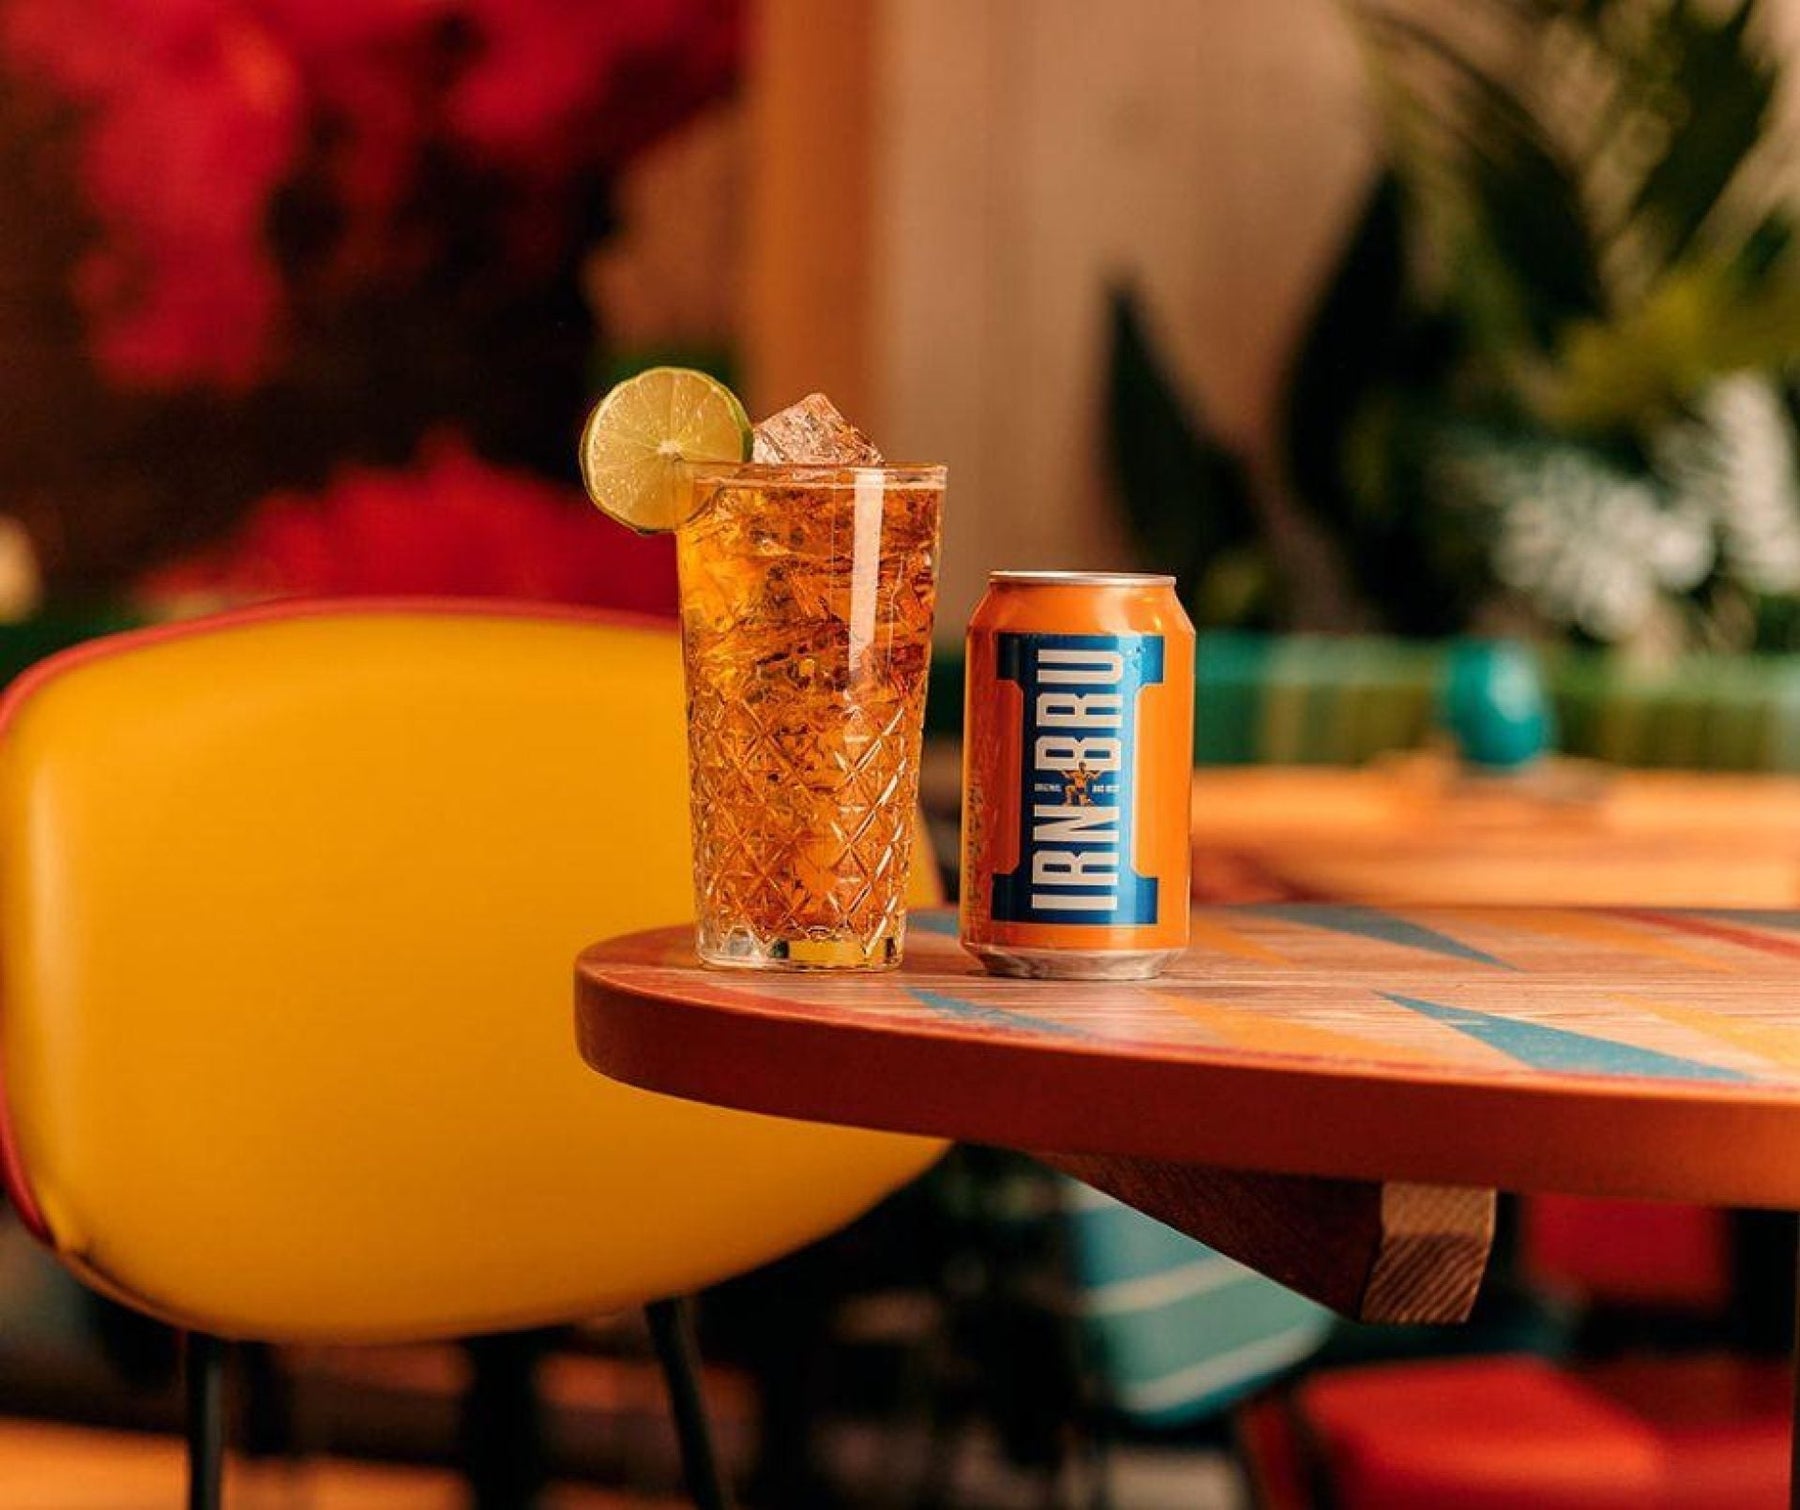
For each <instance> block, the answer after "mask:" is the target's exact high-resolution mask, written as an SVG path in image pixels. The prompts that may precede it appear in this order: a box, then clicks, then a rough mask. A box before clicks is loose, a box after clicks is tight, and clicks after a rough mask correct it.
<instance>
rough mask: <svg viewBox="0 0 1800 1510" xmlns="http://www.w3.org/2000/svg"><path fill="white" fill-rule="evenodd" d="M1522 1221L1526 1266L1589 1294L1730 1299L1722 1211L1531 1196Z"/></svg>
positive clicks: (1710, 1308)
mask: <svg viewBox="0 0 1800 1510" xmlns="http://www.w3.org/2000/svg"><path fill="white" fill-rule="evenodd" d="M1519 1228H1520V1232H1519V1260H1520V1264H1521V1267H1522V1268H1523V1269H1524V1271H1525V1273H1526V1274H1527V1275H1528V1276H1529V1277H1530V1278H1531V1279H1532V1280H1534V1281H1536V1282H1538V1283H1540V1284H1543V1285H1546V1286H1548V1287H1549V1288H1552V1289H1556V1290H1561V1291H1564V1292H1565V1293H1568V1292H1572V1293H1574V1294H1576V1295H1579V1296H1580V1297H1581V1298H1582V1299H1583V1300H1585V1301H1589V1302H1597V1303H1599V1304H1603V1305H1632V1306H1659V1307H1664V1306H1666V1307H1671V1308H1675V1309H1680V1310H1691V1311H1699V1312H1717V1311H1721V1310H1723V1309H1724V1308H1725V1306H1726V1305H1727V1303H1728V1302H1729V1300H1730V1298H1731V1241H1730V1233H1729V1231H1728V1230H1727V1226H1726V1217H1725V1213H1724V1212H1723V1211H1717V1210H1714V1209H1712V1208H1709V1207H1705V1206H1680V1205H1669V1204H1664V1203H1657V1202H1651V1201H1591V1200H1583V1199H1580V1198H1578V1197H1575V1196H1563V1195H1534V1196H1527V1197H1525V1198H1523V1199H1522V1200H1521V1201H1520V1202H1519Z"/></svg>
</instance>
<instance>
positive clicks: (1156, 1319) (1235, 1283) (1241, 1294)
mask: <svg viewBox="0 0 1800 1510" xmlns="http://www.w3.org/2000/svg"><path fill="white" fill-rule="evenodd" d="M1064 1199H1065V1203H1066V1206H1067V1210H1068V1222H1069V1250H1070V1267H1071V1269H1072V1271H1073V1272H1072V1276H1071V1277H1072V1279H1073V1281H1074V1285H1075V1305H1076V1313H1077V1315H1078V1316H1079V1318H1080V1325H1081V1333H1082V1338H1083V1342H1084V1344H1085V1351H1086V1352H1087V1355H1088V1360H1089V1364H1090V1367H1091V1368H1092V1369H1093V1372H1094V1374H1095V1377H1096V1380H1097V1382H1098V1384H1099V1386H1100V1389H1101V1392H1102V1394H1103V1395H1104V1397H1105V1400H1106V1403H1107V1405H1108V1406H1109V1407H1110V1408H1111V1409H1112V1410H1113V1411H1115V1412H1116V1413H1117V1414H1119V1415H1120V1416H1122V1417H1124V1418H1126V1419H1127V1420H1130V1421H1132V1422H1134V1423H1136V1424H1138V1425H1140V1426H1146V1427H1155V1428H1168V1427H1175V1426H1183V1425H1186V1424H1188V1423H1190V1422H1193V1421H1198V1420H1201V1419H1202V1418H1204V1417H1206V1416H1209V1415H1212V1414H1213V1413H1214V1412H1216V1411H1219V1410H1222V1409H1224V1408H1225V1407H1226V1406H1228V1405H1230V1404H1231V1403H1232V1402H1233V1401H1235V1400H1239V1399H1241V1398H1243V1397H1244V1396H1245V1395H1247V1394H1250V1393H1251V1392H1252V1391H1254V1390H1256V1389H1257V1388H1259V1387H1260V1386H1262V1385H1263V1384H1266V1383H1267V1382H1268V1381H1269V1380H1270V1379H1272V1378H1274V1377H1276V1376H1277V1375H1279V1374H1281V1373H1283V1372H1285V1371H1286V1370H1288V1369H1290V1368H1292V1367H1294V1366H1295V1365H1296V1364H1299V1363H1301V1362H1304V1361H1305V1360H1306V1359H1307V1358H1310V1357H1311V1356H1312V1355H1313V1354H1314V1353H1315V1352H1317V1351H1318V1350H1319V1348H1321V1347H1322V1346H1323V1345H1324V1344H1325V1341H1326V1339H1327V1338H1328V1337H1329V1336H1330V1335H1331V1331H1332V1327H1333V1325H1334V1321H1333V1317H1332V1315H1331V1313H1330V1312H1329V1311H1327V1310H1326V1309H1325V1308H1324V1307H1323V1306H1319V1305H1315V1304H1314V1303H1313V1302H1312V1301H1310V1300H1307V1299H1305V1298H1304V1297H1303V1296H1300V1295H1296V1294H1295V1293H1294V1292H1293V1291H1292V1290H1289V1289H1286V1288H1285V1287H1283V1286H1282V1285H1278V1284H1276V1283H1275V1281H1274V1280H1272V1279H1265V1278H1263V1276H1262V1275H1260V1274H1258V1273H1256V1272H1255V1271H1254V1270H1252V1269H1246V1268H1245V1267H1244V1266H1243V1265H1242V1264H1240V1263H1237V1262H1236V1261H1235V1260H1233V1259H1229V1258H1227V1257H1226V1256H1225V1255H1224V1254H1222V1253H1218V1252H1215V1251H1214V1250H1213V1249H1211V1248H1209V1247H1207V1246H1206V1245H1205V1244H1203V1243H1198V1242H1196V1241H1194V1239H1193V1238H1191V1237H1184V1236H1183V1235H1182V1234H1181V1233H1179V1232H1177V1231H1175V1230H1174V1229H1173V1228H1172V1227H1165V1226H1164V1225H1163V1224H1162V1223H1161V1222H1157V1221H1153V1220H1152V1219H1151V1218H1149V1217H1147V1216H1145V1215H1144V1214H1143V1213H1142V1212H1140V1211H1135V1210H1133V1209H1132V1208H1131V1207H1129V1206H1125V1205H1121V1204H1120V1203H1119V1202H1118V1201H1115V1200H1114V1199H1113V1198H1112V1197H1111V1196H1108V1195H1103V1194H1101V1193H1100V1192H1099V1191H1097V1190H1094V1189H1091V1188H1090V1187H1088V1186H1086V1185H1080V1184H1077V1183H1075V1182H1074V1181H1073V1180H1070V1181H1066V1182H1065V1183H1064Z"/></svg>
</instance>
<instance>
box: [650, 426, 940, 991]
mask: <svg viewBox="0 0 1800 1510" xmlns="http://www.w3.org/2000/svg"><path fill="white" fill-rule="evenodd" d="M758 446H759V450H758V454H759V455H766V456H771V457H772V458H779V457H781V456H782V455H783V454H784V453H783V451H782V448H781V447H780V445H779V444H778V442H777V440H775V439H771V440H770V441H769V442H768V444H766V445H765V443H764V437H763V435H762V433H761V430H760V429H759V434H758ZM694 489H695V494H694V499H693V508H692V512H691V514H690V515H689V516H688V518H687V520H686V522H685V523H683V524H682V525H681V526H680V528H679V529H678V531H677V549H678V553H679V560H680V573H681V630H682V648H683V654H684V658H685V663H686V672H687V706H688V755H689V769H690V777H691V782H692V804H693V806H692V812H693V842H694V890H695V900H696V905H697V909H698V935H697V938H698V947H699V952H700V956H701V958H702V959H703V960H705V961H707V962H708V963H711V964H719V965H737V966H751V967H766V968H788V969H793V968H821V969H824V968H843V967H848V968H881V967H884V966H890V965H893V964H896V963H898V961H899V958H900V951H901V946H902V941H903V934H904V928H905V917H906V909H905V896H906V881H907V874H908V870H909V867H910V865H911V862H912V840H913V830H914V824H915V812H916V807H917V799H918V775H919V741H920V731H921V724H922V720H923V715H924V702H925V677H926V671H927V668H928V664H929V661H930V656H931V623H932V610H933V606H934V603H935V599H936V587H937V555H938V515H939V504H940V501H941V499H942V496H943V490H944V470H943V468H941V467H885V466H877V465H867V466H845V465H841V464H831V465H805V464H795V463H793V462H791V461H785V460H780V459H771V460H769V461H766V462H763V463H761V464H747V465H735V466H708V467H701V468H699V469H697V470H696V472H695V475H694Z"/></svg>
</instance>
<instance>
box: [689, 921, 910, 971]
mask: <svg viewBox="0 0 1800 1510" xmlns="http://www.w3.org/2000/svg"><path fill="white" fill-rule="evenodd" d="M694 952H695V953H697V954H698V955H699V956H700V963H701V964H703V965H712V966H715V967H717V968H719V969H722V970H892V969H894V968H895V967H896V966H897V965H898V964H899V963H900V940H899V939H898V938H897V937H896V936H895V935H893V934H891V933H884V934H882V935H881V936H880V937H879V938H874V939H858V938H762V937H759V936H758V935H756V934H753V933H751V932H749V931H748V930H744V929H738V930H733V931H730V932H724V933H716V934H715V933H712V932H710V931H709V930H707V929H705V928H701V929H700V930H699V931H698V932H697V934H696V936H695V939H694Z"/></svg>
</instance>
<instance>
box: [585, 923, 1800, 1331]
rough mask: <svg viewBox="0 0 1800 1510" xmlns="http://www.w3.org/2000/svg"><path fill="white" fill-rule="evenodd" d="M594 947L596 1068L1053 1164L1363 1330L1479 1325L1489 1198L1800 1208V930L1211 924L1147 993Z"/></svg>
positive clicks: (967, 968) (930, 930)
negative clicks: (746, 969)
mask: <svg viewBox="0 0 1800 1510" xmlns="http://www.w3.org/2000/svg"><path fill="white" fill-rule="evenodd" d="M955 930H956V925H955V918H954V916H953V915H952V914H950V913H947V912H936V913H923V914H915V915H914V917H913V920H912V931H911V935H910V937H909V939H908V943H907V954H906V963H905V965H904V966H903V967H902V968H901V969H900V970H898V971H896V972H893V973H891V974H887V975H864V976H830V975H790V974H754V973H742V974H739V973H731V972H723V971H713V970H705V969H702V968H701V967H700V966H699V965H698V964H697V963H696V962H695V960H694V956H693V949H692V939H691V934H690V931H689V930H688V929H685V928H680V929H667V930H662V931H658V932H653V933H645V934H637V935H634V936H632V937H629V938H624V939H616V940H612V941H609V942H606V943H603V944H598V945H596V946H594V947H593V948H591V949H589V950H588V951H587V952H586V953H584V954H583V955H582V957H581V959H580V961H579V964H578V968H577V988H578V989H577V1026H578V1036H579V1041H580V1045H581V1051H582V1054H583V1056H584V1057H585V1058H586V1060H587V1062H588V1063H589V1064H590V1065H592V1066H593V1067H594V1068H595V1069H597V1070H600V1071H601V1072H603V1073H605V1074H607V1075H610V1076H612V1077H614V1078H616V1079H619V1080H623V1081H627V1082H629V1083H631V1084H634V1085H639V1086H643V1087H646V1088H648V1089H651V1090H657V1091H663V1092H668V1093H671V1094H674V1095H678V1096H685V1097H689V1098H692V1099H696V1100H702V1101H707V1102H712V1103H716V1104H719V1105H724V1106H731V1107H737V1108H741V1109H744V1110H749V1111H757V1112H769V1113H776V1114H780V1115H783V1116H791V1117H802V1118H807V1119H811V1120H817V1121H829V1122H838V1123H848V1124H854V1125H857V1126H864V1127H874V1128H883V1129H889V1130H895V1131H904V1132H913V1133H930V1134H935V1135H939V1136H946V1137H951V1138H957V1139H964V1140H972V1141H980V1142H986V1143H994V1144H1000V1145H1003V1146H1007V1147H1011V1148H1018V1149H1024V1150H1026V1151H1030V1152H1033V1153H1036V1154H1038V1155H1039V1156H1040V1157H1043V1158H1045V1159H1046V1160H1047V1161H1048V1162H1050V1163H1052V1164H1054V1165H1056V1166H1057V1167H1059V1168H1062V1169H1065V1170H1067V1171H1069V1172H1070V1173H1073V1174H1075V1175H1077V1176H1079V1177H1080V1178H1082V1179H1085V1180H1087V1181H1088V1182H1089V1183H1091V1184H1095V1185H1098V1186H1099V1187H1100V1188H1102V1189H1105V1190H1108V1191H1110V1192H1111V1193H1113V1194H1114V1195H1117V1196H1119V1197H1120V1198H1121V1199H1124V1200H1126V1201H1128V1202H1130V1203H1131V1204H1133V1205H1136V1206H1138V1207H1140V1208H1142V1209H1144V1210H1146V1211H1148V1212H1150V1214H1152V1215H1153V1216H1157V1217H1159V1218H1161V1219H1163V1220H1165V1221H1168V1222H1170V1223H1171V1224H1173V1225H1175V1226H1178V1227H1181V1228H1183V1229H1184V1230H1186V1231H1188V1232H1190V1233H1192V1234H1193V1235H1194V1236H1196V1237H1199V1238H1201V1239H1202V1240H1204V1241H1206V1242H1209V1243H1211V1244H1212V1245H1213V1246H1215V1247H1218V1248H1221V1249H1223V1250H1224V1251H1226V1252H1228V1253H1231V1254H1233V1255H1234V1256H1235V1257H1238V1258H1240V1259H1242V1260H1244V1261H1245V1262H1247V1263H1250V1264H1251V1265H1253V1266H1254V1267H1257V1268H1259V1269H1262V1270H1263V1271H1264V1272H1265V1273H1268V1274H1270V1275H1272V1276H1273V1277H1274V1278H1277V1279H1280V1280H1282V1281H1283V1282H1285V1283H1289V1284H1292V1285H1293V1286H1294V1287H1295V1288H1297V1289H1300V1290H1302V1291H1303V1292H1305V1293H1308V1294H1311V1295H1313V1296H1314V1297H1315V1298H1318V1299H1321V1300H1324V1301H1326V1302H1327V1303H1329V1304H1331V1305H1333V1306H1335V1307H1337V1308H1338V1309H1339V1310H1341V1311H1344V1312H1346V1313H1348V1314H1351V1315H1356V1316H1361V1317H1363V1318H1365V1319H1378V1320H1422V1319H1430V1320H1445V1319H1454V1318H1456V1317H1459V1316H1461V1315H1463V1314H1466V1312H1467V1309H1468V1306H1469V1305H1470V1304H1471V1303H1472V1301H1473V1298H1474V1293H1475V1289H1476V1287H1477V1285H1478V1284H1479V1279H1480V1272H1481V1268H1482V1265H1483V1263H1484V1262H1485V1258H1486V1253H1487V1247H1488V1244H1489V1242H1490V1241H1491V1222H1492V1209H1493V1206H1492V1192H1493V1190H1494V1189H1495V1188H1496V1187H1498V1188H1502V1189H1511V1190H1524V1191H1566V1192H1573V1193H1584V1194H1591V1195H1610V1196H1627V1197H1644V1198H1661V1199H1669V1200H1685V1201H1694V1202H1702V1203H1709V1204H1720V1205H1726V1204H1729V1205H1740V1206H1771V1207H1780V1208H1787V1209H1796V1208H1800V912H1750V911H1734V910H1689V911H1668V910H1651V909H1642V908H1597V909H1560V908H1525V909H1502V908H1477V907H1456V908H1413V907H1408V908H1404V909H1377V908H1374V907H1367V906H1330V905H1313V904H1299V903H1279V904H1270V905H1261V906H1248V907H1219V908H1201V909H1199V910H1197V911H1196V912H1195V914H1194V931H1193V945H1192V947H1191V948H1190V949H1189V951H1188V953H1187V955H1186V956H1185V957H1184V958H1183V959H1182V960H1181V961H1180V962H1179V964H1178V965H1177V967H1176V968H1175V969H1173V970H1172V971H1171V972H1170V973H1168V974H1167V975H1165V976H1163V977H1161V978H1160V979H1158V980H1155V981H1147V982H1142V983H1130V984H1115V983H1102V982H1090V983H1075V982H1066V983H1059V982H1044V981H1018V980H1001V979H995V978H992V977H989V976H986V975H984V974H982V973H981V972H980V971H979V969H978V968H977V967H976V966H975V964H974V962H973V961H972V960H970V959H969V957H968V956H966V955H965V954H964V953H963V952H962V950H961V949H960V948H959V947H958V945H957V943H956V938H955Z"/></svg>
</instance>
